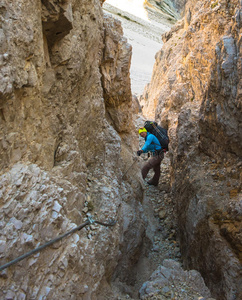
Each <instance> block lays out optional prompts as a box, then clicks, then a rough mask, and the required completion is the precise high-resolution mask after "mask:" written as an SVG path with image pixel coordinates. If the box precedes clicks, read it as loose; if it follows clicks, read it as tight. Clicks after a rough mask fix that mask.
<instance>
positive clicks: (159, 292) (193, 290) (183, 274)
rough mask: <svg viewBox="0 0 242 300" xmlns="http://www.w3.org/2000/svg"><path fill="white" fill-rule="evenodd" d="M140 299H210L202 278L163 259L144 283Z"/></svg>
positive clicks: (195, 272)
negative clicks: (161, 263) (160, 264)
mask: <svg viewBox="0 0 242 300" xmlns="http://www.w3.org/2000/svg"><path fill="white" fill-rule="evenodd" d="M139 294H140V299H142V300H145V299H152V298H154V297H155V296H157V297H159V299H167V298H168V299H169V298H170V299H174V298H175V299H189V298H190V299H210V300H212V298H210V297H211V294H210V291H209V290H208V288H207V287H206V285H205V284H204V281H203V278H202V276H201V274H199V272H197V271H195V270H191V271H184V270H183V269H182V268H181V266H180V264H179V263H178V262H176V261H173V260H171V259H165V260H164V262H163V265H162V266H160V267H159V268H158V269H157V270H156V271H155V272H153V274H152V275H151V276H150V280H149V281H147V282H145V283H144V284H143V285H142V287H141V289H140V291H139Z"/></svg>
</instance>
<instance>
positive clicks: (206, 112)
mask: <svg viewBox="0 0 242 300" xmlns="http://www.w3.org/2000/svg"><path fill="white" fill-rule="evenodd" d="M163 40H164V46H163V48H162V49H161V51H160V52H158V53H157V55H156V63H155V67H154V71H153V75H152V80H151V83H150V84H149V85H148V86H147V87H146V90H145V92H144V94H143V100H142V105H143V106H144V113H145V114H146V115H147V116H149V117H150V118H156V120H157V121H158V122H160V123H162V124H163V126H164V127H167V128H169V135H170V138H171V143H170V152H169V153H170V157H171V159H172V174H173V175H172V190H173V195H174V199H175V201H176V203H177V212H178V220H179V225H180V240H181V250H182V255H183V258H184V262H185V266H186V267H187V268H195V269H197V270H199V271H200V272H201V274H202V275H203V277H204V278H205V281H206V284H207V285H208V287H209V288H210V290H211V291H212V294H213V295H214V296H215V298H218V299H239V298H241V283H240V279H239V278H240V269H241V249H242V248H241V247H242V240H241V220H242V207H241V205H242V203H241V199H242V195H241V168H242V164H241V156H242V148H241V147H242V135H241V133H242V131H241V105H242V95H241V87H242V82H241V78H242V73H241V57H242V55H241V54H242V53H241V7H240V5H239V3H238V1H229V2H228V1H214V2H210V1H189V2H188V3H187V6H186V11H185V15H184V18H183V19H182V20H180V21H179V22H178V23H177V24H176V25H175V26H174V27H173V28H172V30H171V31H170V32H169V33H167V34H165V35H164V36H163ZM153 111H155V114H154V113H153Z"/></svg>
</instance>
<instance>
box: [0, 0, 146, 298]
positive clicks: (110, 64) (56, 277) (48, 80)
mask: <svg viewBox="0 0 242 300" xmlns="http://www.w3.org/2000/svg"><path fill="white" fill-rule="evenodd" d="M101 2H103V1H101ZM101 2H100V1H99V0H84V1H83V0H82V1H80V0H75V1H70V0H65V1H54V0H53V1H52V0H51V1H45V0H43V1H32V2H31V5H29V2H28V1H22V0H17V1H7V0H6V1H1V3H0V8H1V14H2V15H1V23H0V38H1V44H0V51H1V55H0V64H1V68H0V77H1V81H0V129H1V133H0V167H1V173H0V205H1V216H0V224H1V239H0V260H1V265H3V264H4V263H6V262H8V261H10V260H12V259H14V258H16V257H18V256H20V255H22V254H24V253H26V252H28V251H30V250H32V249H33V248H35V247H36V246H38V245H41V244H44V243H45V242H47V241H48V240H51V239H52V238H55V237H56V236H58V235H60V234H62V233H65V232H66V231H68V230H70V229H71V228H74V227H75V226H77V225H79V224H82V223H84V221H85V220H86V217H87V214H88V213H91V214H92V215H94V217H95V219H98V220H101V221H106V220H108V219H110V218H112V219H115V220H117V224H116V225H115V227H113V228H105V227H102V226H94V225H92V226H91V227H88V228H87V229H83V230H82V231H80V232H78V233H77V234H74V235H73V236H71V237H69V238H66V239H65V240H63V241H62V242H58V243H57V244H55V245H53V246H52V247H50V248H47V249H46V250H44V251H43V252H41V253H39V254H36V255H34V256H32V257H29V258H27V259H25V260H23V261H22V262H19V263H18V264H16V265H14V266H12V267H10V268H9V269H6V270H4V271H3V272H2V273H1V277H0V286H1V289H0V290H1V292H0V298H1V299H102V297H103V299H105V296H102V295H106V294H108V293H110V295H112V292H111V290H110V288H109V284H108V283H109V281H110V278H111V276H112V274H113V271H114V269H115V267H116V265H117V264H118V262H119V261H120V262H122V259H123V257H125V262H126V264H127V265H128V264H129V257H130V256H132V255H133V253H134V251H135V253H137V249H136V248H137V245H139V244H140V242H141V235H142V232H143V223H142V221H140V217H139V212H138V210H139V208H140V205H139V202H137V197H139V198H141V197H142V191H141V189H140V183H139V179H138V178H137V177H136V175H135V172H134V173H133V176H132V178H130V177H129V176H126V181H123V180H122V175H123V172H124V171H125V170H126V169H127V168H128V166H130V165H131V163H132V158H131V155H130V152H131V150H132V149H131V139H132V135H128V134H126V133H125V132H127V128H129V130H131V128H132V119H131V118H130V112H129V107H131V101H132V99H131V93H130V84H129V65H130V46H129V45H128V44H126V41H125V39H124V38H123V36H122V30H121V29H120V24H115V21H113V20H111V19H110V20H109V19H107V18H105V20H104V17H103V12H102V9H101ZM113 24H115V26H114V25H113ZM112 53H115V55H113V56H112ZM117 66H119V68H116V67H117ZM115 72H116V73H115ZM122 76H125V78H122ZM116 91H120V92H121V94H120V95H119V96H118V97H116V98H115V97H114V94H115V92H116ZM110 99H111V100H110ZM117 132H119V133H120V135H119V134H118V133H117ZM138 191H140V194H138ZM130 227H132V230H130ZM127 249H128V250H127Z"/></svg>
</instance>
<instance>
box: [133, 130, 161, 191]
mask: <svg viewBox="0 0 242 300" xmlns="http://www.w3.org/2000/svg"><path fill="white" fill-rule="evenodd" d="M139 135H140V136H142V137H143V138H144V139H145V144H144V146H143V147H142V148H141V150H138V151H137V155H138V156H140V155H141V154H142V153H147V152H151V158H150V159H149V161H148V162H147V163H146V164H145V165H144V166H143V167H142V170H141V174H142V177H143V179H145V178H146V176H147V174H148V173H149V171H150V170H151V169H153V170H154V172H155V174H154V176H153V178H152V179H151V180H149V181H148V182H147V183H148V184H150V185H155V186H157V185H158V183H159V178H160V164H161V161H162V159H163V158H164V152H163V149H162V147H161V145H160V142H159V140H158V139H157V137H156V136H154V135H153V134H151V133H149V132H147V130H146V129H145V128H144V127H141V128H140V129H139Z"/></svg>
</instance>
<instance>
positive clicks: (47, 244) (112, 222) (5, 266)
mask: <svg viewBox="0 0 242 300" xmlns="http://www.w3.org/2000/svg"><path fill="white" fill-rule="evenodd" d="M94 223H96V224H100V225H103V226H114V225H115V224H116V221H114V220H109V222H108V223H102V222H99V221H95V220H93V219H92V217H88V220H87V221H86V222H85V223H83V224H81V225H79V226H77V227H75V228H73V229H72V230H70V231H68V232H66V233H64V234H62V235H60V236H58V237H56V238H55V239H53V240H51V241H49V242H47V243H45V244H44V245H42V246H39V247H38V248H35V249H33V250H31V251H29V252H27V253H25V254H23V255H21V256H19V257H17V258H15V259H13V260H12V261H10V262H8V263H6V264H5V265H2V266H0V271H2V270H4V269H6V268H8V267H10V266H11V265H14V264H16V263H18V262H19V261H21V260H23V259H25V258H26V257H28V256H30V255H33V254H34V253H37V252H40V251H41V250H43V249H45V248H47V247H48V246H50V245H52V244H54V243H56V242H58V241H60V240H62V239H63V238H64V237H66V236H68V235H70V234H73V233H74V232H76V231H79V230H81V229H82V228H84V227H85V226H87V225H90V224H94Z"/></svg>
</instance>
